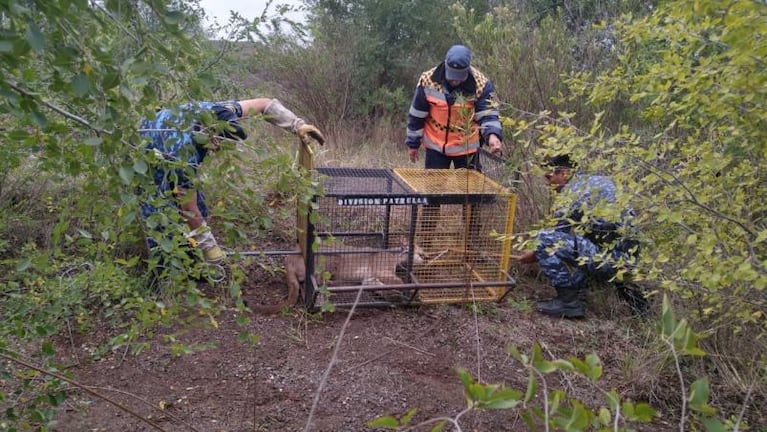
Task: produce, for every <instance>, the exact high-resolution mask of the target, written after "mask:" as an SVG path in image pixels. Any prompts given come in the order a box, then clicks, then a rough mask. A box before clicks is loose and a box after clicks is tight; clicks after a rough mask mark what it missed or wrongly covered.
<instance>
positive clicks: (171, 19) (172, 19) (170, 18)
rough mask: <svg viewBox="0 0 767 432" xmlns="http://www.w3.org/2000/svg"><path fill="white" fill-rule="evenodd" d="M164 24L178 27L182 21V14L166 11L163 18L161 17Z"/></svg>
mask: <svg viewBox="0 0 767 432" xmlns="http://www.w3.org/2000/svg"><path fill="white" fill-rule="evenodd" d="M162 19H163V21H165V23H166V24H170V25H178V24H179V23H181V21H183V19H184V14H183V13H181V12H180V11H168V12H167V13H166V14H165V16H163V17H162Z"/></svg>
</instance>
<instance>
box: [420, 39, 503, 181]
mask: <svg viewBox="0 0 767 432" xmlns="http://www.w3.org/2000/svg"><path fill="white" fill-rule="evenodd" d="M480 142H483V143H487V145H488V146H489V150H490V152H491V153H494V154H500V153H501V149H502V146H503V135H502V132H501V122H500V119H499V114H498V102H497V98H496V95H495V86H494V85H493V83H492V81H490V80H489V79H488V78H487V77H486V76H485V75H483V74H482V72H480V71H479V70H477V69H476V68H474V67H472V66H471V50H469V48H467V47H465V46H463V45H454V46H452V47H451V48H450V49H449V50H448V51H447V54H446V55H445V61H444V62H442V63H440V64H439V65H437V66H436V67H434V68H432V69H430V70H428V71H426V72H424V73H423V74H421V77H420V79H419V80H418V85H417V86H416V90H415V95H414V96H413V102H412V103H411V105H410V112H409V113H408V122H407V138H406V140H405V144H407V146H408V152H409V156H410V161H411V162H414V163H415V162H416V161H417V160H418V152H419V149H420V148H421V147H422V146H423V147H424V149H425V153H426V154H425V161H424V166H425V168H427V169H431V168H434V169H439V168H450V165H451V164H452V165H453V167H454V168H472V169H476V170H481V164H480V161H479V153H478V152H477V150H479V147H480Z"/></svg>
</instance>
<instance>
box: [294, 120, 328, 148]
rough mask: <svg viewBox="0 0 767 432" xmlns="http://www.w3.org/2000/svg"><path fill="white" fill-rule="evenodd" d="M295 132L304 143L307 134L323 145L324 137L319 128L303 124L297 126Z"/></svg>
mask: <svg viewBox="0 0 767 432" xmlns="http://www.w3.org/2000/svg"><path fill="white" fill-rule="evenodd" d="M296 134H297V135H298V137H299V138H301V141H302V142H304V143H305V142H306V140H307V136H308V137H311V138H312V139H313V140H315V141H317V143H318V144H319V145H325V137H324V136H322V132H320V130H319V129H317V128H316V127H315V126H314V125H310V124H303V125H301V126H299V127H298V130H297V131H296Z"/></svg>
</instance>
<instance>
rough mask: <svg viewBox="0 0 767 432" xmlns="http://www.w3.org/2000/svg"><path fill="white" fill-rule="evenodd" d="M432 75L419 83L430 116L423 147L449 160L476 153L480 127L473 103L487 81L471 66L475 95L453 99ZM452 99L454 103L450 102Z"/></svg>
mask: <svg viewBox="0 0 767 432" xmlns="http://www.w3.org/2000/svg"><path fill="white" fill-rule="evenodd" d="M433 73H434V69H432V70H430V71H427V72H424V73H423V74H422V75H421V78H420V82H419V83H420V85H421V86H422V87H423V89H424V93H425V94H426V100H427V101H428V102H429V116H428V118H427V119H426V122H425V124H424V130H423V144H424V146H425V147H426V148H430V149H432V150H436V151H438V152H440V153H444V154H445V155H446V156H451V157H452V156H463V155H466V154H470V153H474V152H476V151H477V150H478V149H479V124H478V123H477V116H476V112H475V107H474V104H475V101H476V100H477V98H479V97H480V96H481V95H482V93H483V92H484V90H485V85H486V83H487V81H488V80H487V78H486V77H485V76H484V75H483V74H482V73H481V72H479V71H478V70H477V69H475V68H473V67H472V68H471V74H472V75H473V76H474V79H475V81H476V83H477V88H476V91H475V93H474V94H473V95H464V96H458V97H453V96H452V95H450V94H448V93H447V92H446V89H445V88H444V87H443V86H442V85H441V84H440V83H438V82H435V81H434V80H432V75H433ZM453 98H454V99H455V100H451V99H453Z"/></svg>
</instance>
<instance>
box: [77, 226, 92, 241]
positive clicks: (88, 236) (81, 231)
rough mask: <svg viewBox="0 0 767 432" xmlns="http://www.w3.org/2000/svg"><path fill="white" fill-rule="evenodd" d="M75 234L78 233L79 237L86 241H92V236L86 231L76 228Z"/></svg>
mask: <svg viewBox="0 0 767 432" xmlns="http://www.w3.org/2000/svg"><path fill="white" fill-rule="evenodd" d="M77 232H79V233H80V235H81V236H83V238H87V239H89V240H90V239H93V234H91V233H90V232H89V231H87V230H84V229H82V228H78V229H77Z"/></svg>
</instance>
